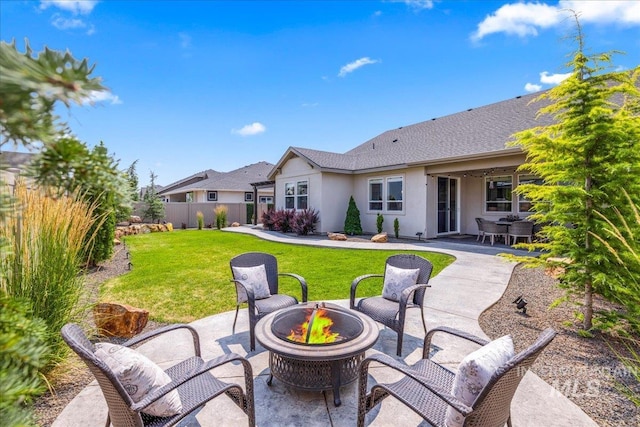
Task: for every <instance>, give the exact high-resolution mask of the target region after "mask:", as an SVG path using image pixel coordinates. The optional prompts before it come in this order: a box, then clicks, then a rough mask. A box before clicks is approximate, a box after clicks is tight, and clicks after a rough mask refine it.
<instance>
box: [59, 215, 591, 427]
mask: <svg viewBox="0 0 640 427" xmlns="http://www.w3.org/2000/svg"><path fill="white" fill-rule="evenodd" d="M226 230H227V231H232V232H242V233H250V234H254V235H256V236H258V237H260V238H262V239H266V240H272V241H279V242H285V243H296V244H308V245H314V246H329V247H332V246H337V247H350V248H366V249H392V250H407V249H408V250H424V251H435V252H442V253H447V254H450V255H453V256H455V257H456V261H455V262H453V263H452V264H451V265H449V266H448V267H447V268H445V269H444V270H443V271H442V272H441V273H440V274H438V275H437V276H436V277H434V278H432V279H431V281H430V284H431V288H430V289H429V290H428V296H427V298H426V299H425V320H426V322H427V327H429V328H432V327H436V326H440V325H446V326H452V327H456V328H460V329H463V330H465V331H468V332H471V333H474V334H477V335H480V336H485V337H486V335H485V334H484V333H483V331H482V330H481V329H480V326H479V324H478V317H479V316H480V314H481V313H482V312H483V311H484V310H486V309H487V308H488V307H490V306H491V305H492V304H493V303H495V302H496V301H497V300H498V299H499V298H500V297H501V296H502V294H503V292H504V290H505V289H506V287H507V284H508V282H509V279H510V277H511V273H512V271H513V268H514V267H515V264H514V263H512V262H508V261H505V260H504V259H503V258H500V257H497V256H495V253H498V252H504V251H505V248H504V247H503V248H495V249H488V248H487V247H480V248H476V247H472V246H469V245H456V244H450V243H445V244H441V243H438V242H433V241H429V242H428V243H427V242H420V243H418V242H416V243H415V244H408V243H387V244H384V245H381V244H373V243H369V242H352V241H347V242H334V241H330V240H328V239H326V238H324V239H319V238H302V239H298V238H295V237H289V236H284V235H282V234H279V233H269V232H264V231H261V230H258V229H254V228H250V227H238V228H228V229H226ZM259 250H260V246H259V245H257V246H256V251H259ZM478 252H480V253H478ZM487 252H489V253H493V254H494V255H490V254H487ZM348 286H349V280H347V281H346V282H345V287H348ZM333 302H334V303H336V304H339V305H342V306H345V307H348V304H349V302H348V300H340V301H333ZM233 315H234V312H226V313H221V314H219V315H215V316H210V317H207V318H204V319H200V320H197V321H195V322H193V323H192V325H193V326H194V327H195V328H196V329H197V330H198V332H199V333H200V335H201V343H202V346H203V357H204V358H205V359H208V358H212V357H215V356H217V355H220V354H223V353H228V352H235V353H238V354H241V355H243V356H245V357H247V359H248V360H249V361H250V362H251V365H252V367H253V373H254V380H255V381H254V383H255V402H256V421H257V425H259V426H305V427H311V426H353V425H355V420H356V411H357V396H356V393H357V384H356V383H353V384H350V385H347V386H345V387H343V388H342V389H341V398H342V406H340V407H337V408H336V407H334V405H333V396H332V392H331V391H327V392H301V391H298V390H294V389H291V388H290V387H287V386H285V385H283V384H281V383H279V382H278V380H274V381H273V385H272V386H267V384H266V380H267V377H268V374H269V368H268V365H269V362H268V352H267V351H265V350H264V349H263V348H262V347H261V346H260V345H259V344H258V345H257V347H256V350H255V351H253V352H249V347H248V341H249V337H248V319H247V313H246V310H241V313H240V315H239V317H238V326H237V328H236V334H235V335H231V324H232V323H233ZM405 334H406V335H405V341H404V350H403V354H404V357H403V359H404V360H405V362H407V363H409V364H412V363H415V361H417V360H418V359H419V358H420V356H421V349H422V342H423V339H424V331H423V330H422V322H421V320H420V311H419V310H408V315H407V325H406V330H405ZM188 342H189V339H188V337H187V336H186V335H183V334H182V333H180V332H175V333H171V334H168V335H167V336H165V337H160V338H158V339H154V340H152V341H151V342H148V343H146V344H144V345H143V346H141V347H139V349H140V351H141V352H143V353H144V354H146V355H147V356H149V357H150V358H151V359H152V360H154V361H156V362H157V363H159V364H160V365H161V366H170V365H172V364H174V363H176V362H177V361H178V360H180V359H181V358H183V357H186V356H188V355H189V354H190V353H189V350H190V348H189V347H190V346H189V345H188ZM395 343H396V334H395V333H394V332H393V331H390V330H388V329H385V328H384V327H383V326H380V337H379V339H378V342H377V343H376V345H375V346H374V347H373V348H372V349H371V350H369V352H383V353H385V354H388V355H395ZM434 344H435V345H436V346H437V347H438V348H439V349H441V350H439V351H438V352H437V353H436V355H435V356H434V360H436V361H438V362H440V363H444V364H446V365H447V366H451V367H452V368H455V367H456V366H457V364H458V363H459V361H460V360H461V359H462V358H463V357H464V355H466V354H467V353H469V352H470V351H473V350H474V349H475V348H476V347H472V346H468V345H460V342H459V341H456V342H453V341H449V339H447V338H446V337H444V336H436V339H434ZM541 357H544V353H543V355H542V356H541ZM214 372H215V374H216V375H217V376H219V377H222V378H226V379H227V380H228V381H234V382H239V383H242V381H243V380H242V373H241V371H240V368H239V367H237V366H227V367H223V368H220V369H219V370H216V371H214ZM372 372H373V376H374V377H375V378H376V379H377V380H380V381H386V380H388V379H390V373H389V372H388V371H387V370H385V369H384V368H374V370H373V371H372ZM511 408H512V419H513V425H514V426H519V427H523V426H524V427H528V426H531V427H534V426H535V427H538V426H558V427H565V426H566V427H574V426H582V427H589V426H597V424H596V423H595V422H594V421H593V420H591V419H590V418H589V417H588V416H587V415H586V414H585V413H584V412H583V411H582V410H581V409H580V408H579V407H578V406H576V405H575V404H573V403H572V402H571V401H570V400H569V399H567V398H566V397H564V396H563V395H562V394H561V393H559V392H557V391H556V390H555V389H554V388H553V387H551V386H550V385H549V384H547V383H546V382H544V381H543V380H541V379H540V378H539V377H538V376H537V375H535V374H533V373H531V372H528V373H527V374H526V376H525V378H524V379H523V381H522V383H521V385H520V387H519V389H518V391H517V393H516V395H515V398H514V401H513V403H512V407H511ZM106 414H107V408H106V404H105V402H104V399H103V398H102V395H101V392H100V388H99V387H98V385H97V383H96V382H95V381H94V382H93V383H91V384H90V385H89V386H87V387H86V388H85V389H84V390H83V391H82V392H80V393H79V394H78V396H76V397H75V398H74V399H73V401H71V402H70V403H69V405H68V406H67V407H66V408H65V409H64V411H63V412H62V413H61V414H60V416H59V417H58V418H57V420H56V421H55V422H54V424H53V426H54V427H75V426H88V427H90V426H96V427H98V426H100V427H101V426H103V425H104V421H105V419H106ZM186 421H187V422H186V425H193V426H197V425H201V426H237V425H246V422H247V419H246V416H245V415H244V413H243V412H242V411H240V410H239V409H238V408H237V407H236V406H235V405H234V404H233V403H231V401H230V400H229V399H227V398H225V397H218V398H216V399H214V400H213V401H212V402H211V403H209V404H208V405H207V406H206V407H205V408H204V409H203V410H202V411H201V412H200V413H199V414H198V415H197V417H196V418H195V419H187V420H186ZM367 424H368V425H371V426H397V425H402V426H410V425H425V423H424V422H423V420H422V418H420V417H418V416H417V415H415V414H414V413H413V412H412V411H410V410H407V408H406V407H405V406H403V405H402V404H400V403H399V402H397V401H395V400H394V399H392V398H390V399H386V400H385V401H384V402H383V403H382V404H381V405H379V406H378V407H377V408H376V409H374V410H373V411H371V413H370V414H369V415H368V416H367Z"/></svg>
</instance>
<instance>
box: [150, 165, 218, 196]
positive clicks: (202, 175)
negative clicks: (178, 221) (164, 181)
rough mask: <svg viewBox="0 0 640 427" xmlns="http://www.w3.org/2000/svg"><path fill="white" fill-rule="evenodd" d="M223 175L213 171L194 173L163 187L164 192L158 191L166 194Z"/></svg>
mask: <svg viewBox="0 0 640 427" xmlns="http://www.w3.org/2000/svg"><path fill="white" fill-rule="evenodd" d="M221 173H222V172H218V171H215V170H213V169H207V170H204V171H202V172H198V173H194V174H193V175H189V176H188V177H186V178H183V179H180V180H178V181H175V182H172V183H171V184H169V185H166V186H164V187H162V191H159V190H158V191H157V193H166V192H167V191H171V190H175V189H178V188H181V187H182V186H185V185H189V184H192V183H194V182H199V181H203V180H205V179H209V178H212V177H214V176H217V175H219V174H221ZM156 187H158V186H156Z"/></svg>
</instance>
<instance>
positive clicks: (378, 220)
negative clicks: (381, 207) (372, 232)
mask: <svg viewBox="0 0 640 427" xmlns="http://www.w3.org/2000/svg"><path fill="white" fill-rule="evenodd" d="M383 222H384V217H383V216H382V214H381V213H380V212H378V216H377V217H376V226H377V227H378V233H382V223H383Z"/></svg>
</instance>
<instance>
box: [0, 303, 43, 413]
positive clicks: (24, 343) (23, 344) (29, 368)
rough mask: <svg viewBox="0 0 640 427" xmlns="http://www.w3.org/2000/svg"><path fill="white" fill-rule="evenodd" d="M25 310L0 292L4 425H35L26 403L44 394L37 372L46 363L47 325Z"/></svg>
mask: <svg viewBox="0 0 640 427" xmlns="http://www.w3.org/2000/svg"><path fill="white" fill-rule="evenodd" d="M27 307H28V306H27V304H24V303H19V302H18V301H17V300H15V299H13V298H11V297H9V296H8V295H7V294H5V293H4V292H2V291H0V413H1V414H2V422H3V425H6V426H27V425H33V426H35V425H36V423H35V422H34V420H33V413H32V412H31V410H30V409H29V407H28V406H27V405H26V404H28V403H29V401H30V400H31V398H32V397H34V396H37V395H39V394H40V393H41V392H42V391H44V387H43V383H42V381H41V379H40V378H41V377H40V375H39V370H40V369H42V368H43V367H44V365H45V364H46V361H47V358H46V356H47V346H46V345H45V340H46V338H45V337H46V335H47V332H46V326H45V324H44V322H42V320H41V319H37V318H36V319H32V318H31V315H30V314H29V312H28V308H27Z"/></svg>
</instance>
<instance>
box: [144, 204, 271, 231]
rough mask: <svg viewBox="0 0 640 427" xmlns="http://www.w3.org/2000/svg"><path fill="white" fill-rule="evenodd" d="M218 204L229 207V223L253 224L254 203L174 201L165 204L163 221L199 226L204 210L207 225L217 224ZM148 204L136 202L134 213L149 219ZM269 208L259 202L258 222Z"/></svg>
mask: <svg viewBox="0 0 640 427" xmlns="http://www.w3.org/2000/svg"><path fill="white" fill-rule="evenodd" d="M218 206H226V207H227V225H229V224H231V223H234V222H238V223H240V224H252V223H253V218H252V217H251V216H252V214H253V203H211V202H207V203H184V202H174V203H171V202H169V203H165V204H164V218H163V219H162V220H160V221H161V222H162V221H166V222H170V223H172V224H173V227H174V228H182V227H183V224H185V226H186V227H187V228H196V227H198V216H197V215H198V212H202V214H203V215H204V224H205V226H209V225H213V227H215V225H216V214H215V213H214V210H215V209H216V208H217V207H218ZM145 208H146V205H145V204H144V203H136V204H135V206H134V210H133V215H137V216H139V217H140V218H142V219H143V220H147V221H148V220H149V219H148V218H144V214H143V212H144V209H145ZM266 210H267V204H266V203H258V217H257V218H258V223H260V222H261V220H260V218H261V216H262V212H265V211H266Z"/></svg>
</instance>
